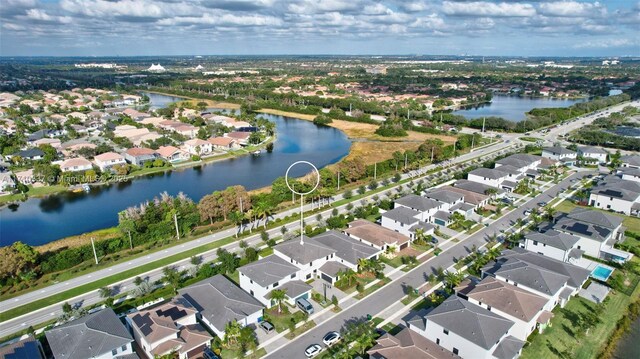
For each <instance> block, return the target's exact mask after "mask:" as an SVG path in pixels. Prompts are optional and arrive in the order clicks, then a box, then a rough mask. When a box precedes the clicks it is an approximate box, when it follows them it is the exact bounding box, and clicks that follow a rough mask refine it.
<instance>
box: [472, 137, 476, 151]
mask: <svg viewBox="0 0 640 359" xmlns="http://www.w3.org/2000/svg"><path fill="white" fill-rule="evenodd" d="M475 140H476V136H475V135H471V149H472V150H473V145H474V143H475Z"/></svg>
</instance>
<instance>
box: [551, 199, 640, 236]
mask: <svg viewBox="0 0 640 359" xmlns="http://www.w3.org/2000/svg"><path fill="white" fill-rule="evenodd" d="M576 207H580V206H578V205H577V204H575V203H573V202H570V201H567V200H565V201H563V202H562V203H560V204H559V205H558V207H556V209H557V210H558V211H560V212H565V213H569V212H571V210H573V209H574V208H576ZM586 208H591V209H593V210H596V211H601V212H604V213H608V214H611V215H614V216H618V217H621V218H624V220H623V221H622V225H623V226H624V227H626V228H627V230H628V231H631V232H637V233H640V218H637V217H630V216H625V215H622V214H618V213H613V212H608V211H603V210H601V209H597V208H593V207H586Z"/></svg>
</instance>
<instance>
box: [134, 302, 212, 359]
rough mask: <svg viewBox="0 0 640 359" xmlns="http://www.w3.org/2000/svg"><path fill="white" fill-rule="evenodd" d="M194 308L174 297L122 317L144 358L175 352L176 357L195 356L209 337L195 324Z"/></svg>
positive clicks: (206, 343)
mask: <svg viewBox="0 0 640 359" xmlns="http://www.w3.org/2000/svg"><path fill="white" fill-rule="evenodd" d="M197 312H198V310H197V309H196V308H195V307H194V306H193V305H192V304H191V303H189V302H188V301H187V300H185V299H184V298H182V297H180V296H178V297H176V298H174V299H172V300H171V301H169V302H167V303H164V304H161V305H159V306H155V307H152V308H149V309H145V310H141V311H139V312H134V313H131V314H128V315H127V316H126V321H127V325H128V326H129V327H130V328H131V330H132V331H133V338H134V340H135V341H136V343H137V344H138V346H139V347H140V348H141V349H142V350H143V351H144V352H145V354H146V355H147V357H149V358H155V357H158V356H163V355H166V354H169V353H173V352H175V353H176V354H177V355H178V357H179V358H180V359H187V358H199V357H201V355H202V352H203V351H204V348H206V347H208V346H209V342H210V341H211V340H212V339H213V337H212V336H211V335H209V333H207V331H206V330H205V329H204V328H203V327H202V325H200V324H198V322H197V319H196V313H197Z"/></svg>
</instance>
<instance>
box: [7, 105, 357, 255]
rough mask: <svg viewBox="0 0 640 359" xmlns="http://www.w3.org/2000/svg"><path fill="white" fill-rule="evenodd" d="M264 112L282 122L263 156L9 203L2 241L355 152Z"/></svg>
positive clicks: (53, 235) (322, 132) (322, 131)
mask: <svg viewBox="0 0 640 359" xmlns="http://www.w3.org/2000/svg"><path fill="white" fill-rule="evenodd" d="M165 97H166V96H163V95H158V94H154V96H151V98H152V103H151V105H152V106H155V105H157V103H158V101H165V102H164V105H165V106H166V104H167V103H169V102H173V101H174V100H176V98H171V97H170V96H169V97H170V99H166V98H165ZM178 100H179V98H178ZM259 116H262V117H264V118H267V119H269V120H271V121H273V122H275V124H276V133H277V141H276V142H275V143H274V147H273V151H272V152H271V153H267V152H266V151H262V153H261V154H260V155H258V156H256V155H247V156H241V157H237V158H233V159H228V160H222V161H218V162H214V163H210V164H205V165H202V166H199V167H190V168H185V169H181V170H174V171H170V172H166V173H158V174H152V175H148V176H143V177H138V178H136V179H133V180H131V181H127V182H122V183H114V184H110V185H106V186H100V187H96V188H93V189H91V191H90V192H89V193H71V192H65V193H61V194H58V195H52V196H49V197H47V198H43V199H40V198H31V199H28V200H27V201H25V202H21V203H19V204H18V205H17V206H16V205H14V206H9V207H3V208H2V209H1V210H0V219H1V221H0V245H2V246H5V245H9V244H11V243H13V242H15V241H22V242H24V243H28V244H30V245H41V244H44V243H47V242H50V241H53V240H56V239H60V238H63V237H67V236H71V235H76V234H81V233H86V232H89V231H93V230H96V229H100V228H107V227H112V226H115V225H117V223H118V216H117V214H118V212H120V211H122V210H123V209H125V208H127V207H129V206H132V205H136V204H139V203H141V202H144V201H147V200H151V199H153V198H154V197H155V196H158V195H159V194H160V193H161V192H164V191H167V192H168V193H169V194H171V195H175V194H177V193H178V192H184V193H185V194H186V195H187V196H189V197H190V198H191V199H193V200H194V201H196V202H197V201H198V200H199V199H200V198H202V197H203V196H204V195H207V194H209V193H211V192H213V191H215V190H220V189H224V188H226V187H228V186H232V185H243V186H244V187H245V188H247V189H256V188H260V187H264V186H268V185H270V184H271V183H272V182H273V180H274V179H276V178H277V177H280V176H283V175H284V173H285V171H286V170H287V167H288V166H289V165H290V164H291V163H293V162H295V161H299V160H306V161H310V162H312V163H314V164H315V165H316V166H317V167H318V168H320V167H325V166H327V165H329V164H332V163H335V162H337V161H339V160H340V159H341V158H342V157H344V156H346V155H347V154H348V153H349V149H350V147H351V142H350V141H349V139H348V138H347V137H346V135H345V134H344V133H343V132H341V131H339V130H336V129H334V128H331V127H326V126H317V125H315V124H313V123H312V122H309V121H304V120H298V119H293V118H287V117H282V116H275V115H266V114H260V115H259ZM297 167H298V168H294V169H293V170H292V174H293V175H294V176H301V175H303V174H304V173H302V172H301V171H305V169H304V168H303V166H297ZM296 171H299V172H300V173H296Z"/></svg>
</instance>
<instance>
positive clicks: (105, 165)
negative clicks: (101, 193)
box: [93, 152, 127, 172]
mask: <svg viewBox="0 0 640 359" xmlns="http://www.w3.org/2000/svg"><path fill="white" fill-rule="evenodd" d="M93 162H94V163H95V164H96V166H98V168H100V171H102V172H106V171H109V170H111V169H112V168H113V166H115V165H124V164H126V163H127V161H125V159H124V157H122V155H121V154H119V153H115V152H105V153H102V154H99V155H96V156H95V157H94V158H93Z"/></svg>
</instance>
